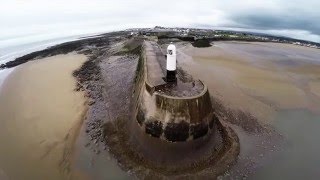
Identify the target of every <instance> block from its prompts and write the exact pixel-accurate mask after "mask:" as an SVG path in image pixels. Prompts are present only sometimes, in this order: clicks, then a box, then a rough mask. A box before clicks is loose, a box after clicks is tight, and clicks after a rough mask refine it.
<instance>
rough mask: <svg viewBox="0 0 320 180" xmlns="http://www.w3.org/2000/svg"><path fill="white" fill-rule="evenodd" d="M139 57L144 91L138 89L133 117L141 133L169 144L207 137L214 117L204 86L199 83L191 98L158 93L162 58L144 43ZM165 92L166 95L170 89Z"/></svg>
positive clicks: (153, 45) (152, 45) (152, 44)
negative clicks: (142, 69) (141, 64)
mask: <svg viewBox="0 0 320 180" xmlns="http://www.w3.org/2000/svg"><path fill="white" fill-rule="evenodd" d="M142 53H143V55H142V61H143V62H144V66H143V67H144V72H143V73H144V75H143V78H144V82H145V87H142V91H141V97H140V99H139V100H138V102H139V103H138V105H137V106H138V108H137V112H136V115H135V117H136V120H137V122H138V123H139V125H140V127H141V128H142V129H143V131H145V133H147V134H149V135H151V136H153V137H156V138H161V139H163V140H166V141H170V142H181V141H189V140H194V139H198V138H201V137H204V136H205V135H207V134H208V133H210V132H211V131H212V130H213V124H214V121H215V120H217V117H216V116H215V115H214V113H213V109H212V104H211V100H210V95H209V92H208V89H207V87H206V85H204V84H203V83H201V86H200V88H199V89H200V90H201V91H200V92H199V93H198V94H196V95H193V96H185V97H177V96H173V95H172V94H170V93H168V94H166V93H163V92H159V91H161V89H163V87H164V85H165V84H167V83H166V82H165V81H164V80H163V77H165V75H164V71H165V68H164V66H165V58H164V55H163V53H162V52H161V49H160V47H159V46H158V45H157V43H156V42H152V41H146V42H145V43H144V46H143V52H142ZM193 84H195V83H193ZM175 86H179V84H177V85H175ZM166 88H167V92H170V88H171V87H169V86H168V87H166ZM199 89H198V90H199ZM185 91H192V89H190V90H189V89H185Z"/></svg>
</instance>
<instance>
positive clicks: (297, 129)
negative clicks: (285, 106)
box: [252, 110, 320, 179]
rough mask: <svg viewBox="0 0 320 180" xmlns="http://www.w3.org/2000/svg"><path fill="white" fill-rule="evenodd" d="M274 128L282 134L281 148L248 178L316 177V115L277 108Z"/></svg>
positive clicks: (319, 173) (319, 123)
mask: <svg viewBox="0 0 320 180" xmlns="http://www.w3.org/2000/svg"><path fill="white" fill-rule="evenodd" d="M274 126H275V128H276V129H277V130H278V131H279V132H280V133H281V134H282V135H283V136H284V138H285V141H284V143H285V144H284V149H283V151H280V152H277V153H276V154H275V155H274V156H273V158H271V159H269V162H268V163H267V164H266V165H264V166H263V167H261V168H260V169H259V170H258V171H257V172H256V173H255V174H254V175H253V176H252V179H319V177H320V169H319V167H320V156H319V152H320V143H319V136H320V131H319V128H320V115H319V114H314V113H312V112H309V111H306V110H296V111H281V112H279V113H278V114H277V115H276V117H275V123H274Z"/></svg>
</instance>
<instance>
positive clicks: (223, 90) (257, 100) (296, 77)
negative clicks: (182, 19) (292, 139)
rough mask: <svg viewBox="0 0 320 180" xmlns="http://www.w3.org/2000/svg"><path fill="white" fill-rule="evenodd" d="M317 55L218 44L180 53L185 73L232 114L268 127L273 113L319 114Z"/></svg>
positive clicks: (287, 49)
mask: <svg viewBox="0 0 320 180" xmlns="http://www.w3.org/2000/svg"><path fill="white" fill-rule="evenodd" d="M319 56H320V51H319V50H314V49H311V48H303V47H297V46H293V45H288V44H276V43H243V42H216V43H215V45H214V46H212V47H209V48H194V47H192V46H191V45H188V46H186V47H182V48H181V49H180V58H181V59H184V61H187V62H186V67H187V68H188V71H190V72H192V74H193V75H194V76H196V77H199V79H202V80H203V81H204V82H205V83H206V84H208V87H209V89H211V91H212V93H211V94H212V95H214V96H215V97H217V98H219V99H220V100H221V101H222V102H224V103H225V104H226V105H227V106H229V107H231V108H233V109H242V110H244V111H248V112H250V113H252V114H253V115H255V116H256V117H258V119H260V120H262V121H263V122H270V121H271V120H272V117H273V115H274V114H275V110H279V109H297V108H309V109H311V110H314V111H317V110H319V109H320V96H319V93H320V88H319V82H320V70H319V69H320V61H319V60H318V57H319Z"/></svg>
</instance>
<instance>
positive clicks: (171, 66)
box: [166, 43, 177, 82]
mask: <svg viewBox="0 0 320 180" xmlns="http://www.w3.org/2000/svg"><path fill="white" fill-rule="evenodd" d="M176 70H177V51H176V46H175V45H173V44H172V43H171V44H170V45H169V46H168V48H167V77H166V79H167V82H176V81H177V78H176Z"/></svg>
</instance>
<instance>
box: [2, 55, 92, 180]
mask: <svg viewBox="0 0 320 180" xmlns="http://www.w3.org/2000/svg"><path fill="white" fill-rule="evenodd" d="M86 59H87V58H86V56H84V55H78V54H75V53H70V54H66V55H57V56H53V57H48V58H43V59H41V60H37V61H30V62H28V63H25V64H23V65H21V66H19V67H16V68H15V69H14V71H13V72H12V73H11V74H10V75H9V76H8V78H7V79H6V80H5V81H4V83H3V85H2V90H1V92H0V122H1V126H0V144H1V148H0V174H4V175H3V176H4V177H5V176H7V177H8V178H9V179H43V178H46V179H64V178H66V177H67V176H68V168H70V167H69V165H70V164H69V161H68V160H69V158H70V157H71V156H70V155H71V149H72V145H73V142H74V140H75V137H76V135H77V131H78V129H79V128H80V125H81V122H82V119H83V116H84V115H85V112H86V105H85V102H86V100H85V98H84V95H83V93H82V92H76V91H74V88H75V87H76V80H75V78H74V77H73V76H72V72H73V71H74V70H75V69H77V68H79V67H80V66H81V64H82V63H83V62H85V61H86ZM0 177H1V176H0ZM0 179H1V178H0Z"/></svg>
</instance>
